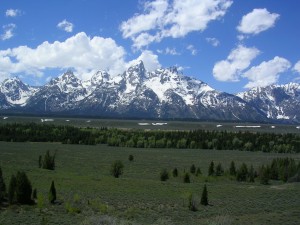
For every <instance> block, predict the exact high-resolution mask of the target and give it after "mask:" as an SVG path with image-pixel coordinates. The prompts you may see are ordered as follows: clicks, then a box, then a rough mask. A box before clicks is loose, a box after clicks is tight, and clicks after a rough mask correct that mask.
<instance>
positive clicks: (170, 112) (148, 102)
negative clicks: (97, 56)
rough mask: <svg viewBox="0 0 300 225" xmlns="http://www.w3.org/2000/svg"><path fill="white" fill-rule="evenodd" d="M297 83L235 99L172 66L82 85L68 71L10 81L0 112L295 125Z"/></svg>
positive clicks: (2, 88) (134, 69) (0, 92)
mask: <svg viewBox="0 0 300 225" xmlns="http://www.w3.org/2000/svg"><path fill="white" fill-rule="evenodd" d="M299 109H300V84H298V83H289V84H286V85H271V86H267V87H257V88H253V89H251V90H248V91H246V92H242V93H238V94H236V95H233V94H228V93H225V92H220V91H217V90H215V89H213V88H212V87H210V86H209V85H208V84H206V83H204V82H202V81H200V80H197V79H194V78H191V77H189V76H184V75H183V74H182V73H180V72H178V70H177V68H176V67H171V68H166V69H157V70H155V71H147V70H146V69H145V67H144V64H143V62H142V61H139V62H138V63H136V64H135V65H133V66H131V67H129V68H128V69H127V70H126V71H125V72H124V73H122V74H119V75H116V76H112V75H110V74H108V73H107V72H105V71H98V72H97V73H96V74H94V75H93V76H92V78H91V79H90V80H87V81H82V80H80V79H78V78H77V77H76V76H75V75H74V74H73V72H71V71H67V72H66V73H64V74H62V75H61V76H59V77H57V78H54V79H52V80H51V81H50V82H48V83H47V84H45V85H43V86H40V87H32V86H29V85H27V84H25V83H23V82H22V81H21V80H20V79H19V78H17V77H14V78H10V79H6V80H4V81H3V82H2V83H1V84H0V112H1V113H2V114H4V113H24V114H29V113H30V114H36V115H41V114H47V115H48V114H53V115H79V116H80V115H82V116H99V117H120V118H161V119H200V120H227V121H252V122H276V121H278V122H279V121H280V122H282V121H284V122H294V123H298V122H300V110H299Z"/></svg>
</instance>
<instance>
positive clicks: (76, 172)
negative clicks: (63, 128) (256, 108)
mask: <svg viewBox="0 0 300 225" xmlns="http://www.w3.org/2000/svg"><path fill="white" fill-rule="evenodd" d="M47 150H49V151H50V152H51V153H54V152H55V151H56V154H57V155H56V160H55V162H56V168H55V170H54V171H50V170H45V169H40V168H38V158H39V155H44V154H45V153H46V151H47ZM129 155H133V156H134V160H133V161H132V162H130V161H129V160H128V156H129ZM277 157H291V158H294V159H295V160H296V161H297V162H299V160H300V154H276V153H262V152H246V151H217V150H200V149H139V148H115V147H108V146H106V145H96V146H84V145H63V144H60V143H29V142H25V143H11V142H0V166H1V168H2V172H3V176H4V179H5V183H6V185H7V186H8V183H9V179H10V177H11V175H12V174H15V173H16V172H17V171H19V170H22V171H25V172H26V174H27V176H28V177H29V179H30V181H31V183H32V187H33V188H36V189H37V193H38V199H37V200H36V204H35V205H22V206H21V205H12V206H7V205H2V208H1V209H0V224H1V225H9V224H66V225H69V224H74V225H75V224H181V225H182V224H187V225H192V224H207V225H210V224H211V225H213V224H214V225H217V224H224V225H225V224H233V225H235V224H236V225H238V224H244V225H247V224H249V225H250V224H261V225H265V224H272V225H277V224H278V225H282V224H295V225H298V224H299V222H300V214H299V212H300V197H299V196H300V183H283V182H281V181H271V183H270V185H262V184H260V183H259V181H256V182H255V183H247V182H237V181H236V180H235V178H234V177H230V176H228V175H226V176H221V177H208V176H207V171H208V167H209V164H210V162H211V161H214V162H215V165H216V164H217V163H219V162H220V163H221V164H222V166H223V168H224V169H225V170H227V169H229V165H230V162H231V161H234V162H235V164H236V167H237V168H238V167H239V166H240V165H241V164H242V163H243V162H244V163H246V164H247V165H248V167H249V166H250V165H251V164H252V165H253V167H254V169H258V167H259V166H261V165H262V164H264V163H270V162H271V160H272V159H273V158H277ZM115 160H121V161H122V162H123V164H124V173H123V175H122V176H121V177H120V178H114V177H113V176H112V175H111V174H110V167H111V164H112V163H113V162H114V161H115ZM192 164H195V166H196V167H200V168H201V171H202V175H200V176H198V177H196V176H194V175H191V177H190V178H191V183H184V182H183V174H184V171H185V172H189V169H190V166H191V165H192ZM175 167H176V168H177V169H178V171H179V176H178V177H176V178H174V177H173V176H172V170H173V169H174V168H175ZM164 168H165V169H167V170H168V171H169V174H170V179H169V180H167V181H165V182H162V181H160V172H161V170H162V169H164ZM52 180H53V181H54V182H55V186H56V191H57V201H56V203H55V204H54V205H52V204H50V203H48V193H49V189H50V185H51V182H52ZM204 184H206V185H207V189H208V201H209V205H208V206H202V205H200V198H201V193H202V190H203V186H204ZM190 194H192V195H193V198H194V199H195V201H196V204H197V208H198V211H196V212H192V211H190V210H189V209H188V197H189V195H190Z"/></svg>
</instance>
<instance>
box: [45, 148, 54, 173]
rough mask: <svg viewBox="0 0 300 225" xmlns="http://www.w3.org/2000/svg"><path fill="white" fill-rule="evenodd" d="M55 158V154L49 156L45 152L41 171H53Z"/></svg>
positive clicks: (48, 153)
mask: <svg viewBox="0 0 300 225" xmlns="http://www.w3.org/2000/svg"><path fill="white" fill-rule="evenodd" d="M55 156H56V153H54V154H53V155H50V152H49V151H47V152H46V154H45V157H44V160H43V169H47V170H54V169H55Z"/></svg>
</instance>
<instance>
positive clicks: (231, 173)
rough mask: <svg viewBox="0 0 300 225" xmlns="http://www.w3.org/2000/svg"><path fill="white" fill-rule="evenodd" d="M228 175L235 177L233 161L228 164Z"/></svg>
mask: <svg viewBox="0 0 300 225" xmlns="http://www.w3.org/2000/svg"><path fill="white" fill-rule="evenodd" d="M229 174H230V175H231V176H235V175H236V169H235V163H234V161H231V163H230V168H229Z"/></svg>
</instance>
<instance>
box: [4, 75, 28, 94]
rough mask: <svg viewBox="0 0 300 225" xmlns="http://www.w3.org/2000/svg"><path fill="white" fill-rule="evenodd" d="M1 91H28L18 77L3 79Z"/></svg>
mask: <svg viewBox="0 0 300 225" xmlns="http://www.w3.org/2000/svg"><path fill="white" fill-rule="evenodd" d="M1 89H2V90H1V91H2V92H3V91H5V90H7V91H9V90H12V89H24V90H29V88H28V86H27V85H26V84H24V83H23V82H22V81H21V80H20V78H18V77H12V78H8V79H5V80H4V81H3V83H2V85H1Z"/></svg>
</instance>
